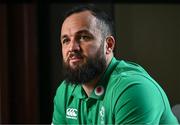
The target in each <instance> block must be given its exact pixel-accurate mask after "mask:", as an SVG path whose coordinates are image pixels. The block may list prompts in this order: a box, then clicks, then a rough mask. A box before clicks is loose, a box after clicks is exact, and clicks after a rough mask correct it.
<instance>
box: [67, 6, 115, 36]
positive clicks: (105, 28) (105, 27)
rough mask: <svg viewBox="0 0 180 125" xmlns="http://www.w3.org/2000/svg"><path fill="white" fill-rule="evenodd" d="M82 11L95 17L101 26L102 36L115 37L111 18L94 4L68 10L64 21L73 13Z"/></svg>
mask: <svg viewBox="0 0 180 125" xmlns="http://www.w3.org/2000/svg"><path fill="white" fill-rule="evenodd" d="M83 11H90V12H91V14H92V15H93V16H95V17H96V18H97V19H98V21H100V23H101V25H98V26H100V27H99V28H100V29H101V31H102V35H104V36H107V35H112V36H114V37H115V30H114V21H113V19H112V17H111V16H110V15H109V14H108V13H107V12H105V11H103V10H100V9H99V8H97V7H96V6H95V5H94V4H85V5H78V6H75V7H73V8H71V9H70V10H68V11H67V12H66V13H65V15H64V20H65V19H66V18H67V17H69V16H70V15H72V14H74V13H79V12H83Z"/></svg>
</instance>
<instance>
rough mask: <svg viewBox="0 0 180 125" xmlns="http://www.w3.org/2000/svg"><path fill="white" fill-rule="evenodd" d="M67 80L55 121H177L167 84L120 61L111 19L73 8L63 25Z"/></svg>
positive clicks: (59, 96) (87, 8)
mask: <svg viewBox="0 0 180 125" xmlns="http://www.w3.org/2000/svg"><path fill="white" fill-rule="evenodd" d="M60 39H61V44H62V55H63V62H64V70H65V72H64V75H65V80H64V81H63V82H62V83H61V85H60V86H59V88H58V89H57V93H56V96H55V98H54V113H53V121H52V123H53V124H151V125H154V124H178V122H177V120H176V118H175V116H174V115H173V113H172V112H171V108H170V105H169V102H168V99H167V97H166V94H165V93H164V91H163V90H162V88H161V87H160V86H159V85H158V84H157V82H156V81H155V80H153V79H152V78H151V77H150V76H149V75H148V73H147V72H146V71H145V70H144V69H143V68H142V67H141V66H139V65H137V64H135V63H131V62H125V61H123V60H116V58H115V57H114V55H113V49H114V46H115V38H114V33H113V25H112V20H111V19H110V18H109V17H108V16H107V15H106V14H105V13H104V12H102V11H99V10H97V9H96V8H94V6H91V5H89V6H80V7H76V8H73V9H72V10H71V11H69V12H68V13H67V15H66V17H65V20H64V22H63V24H62V27H61V36H60Z"/></svg>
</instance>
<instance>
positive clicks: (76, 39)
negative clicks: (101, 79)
mask: <svg viewBox="0 0 180 125" xmlns="http://www.w3.org/2000/svg"><path fill="white" fill-rule="evenodd" d="M96 21H97V19H96V18H95V17H94V16H93V15H92V14H91V13H90V12H89V11H83V12H79V13H75V14H72V15H70V16H69V17H68V18H66V19H65V21H64V23H63V25H62V29H61V44H62V55H63V61H64V68H65V76H66V79H67V81H69V82H72V83H77V82H78V83H85V82H89V81H90V80H93V79H94V78H95V77H97V75H100V74H101V73H102V72H103V71H104V69H105V66H106V59H105V52H104V44H103V42H104V41H103V39H102V37H101V36H102V35H101V32H100V30H99V29H98V28H97V25H96Z"/></svg>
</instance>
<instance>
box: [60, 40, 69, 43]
mask: <svg viewBox="0 0 180 125" xmlns="http://www.w3.org/2000/svg"><path fill="white" fill-rule="evenodd" d="M61 41H62V44H65V43H67V42H68V41H69V39H63V40H61Z"/></svg>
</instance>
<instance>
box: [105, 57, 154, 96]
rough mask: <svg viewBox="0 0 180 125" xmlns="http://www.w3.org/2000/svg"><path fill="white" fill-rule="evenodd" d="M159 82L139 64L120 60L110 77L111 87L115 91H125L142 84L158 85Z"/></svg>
mask: <svg viewBox="0 0 180 125" xmlns="http://www.w3.org/2000/svg"><path fill="white" fill-rule="evenodd" d="M156 84H157V82H156V81H155V80H154V79H153V78H152V77H151V76H150V75H149V74H148V73H147V72H146V71H145V70H144V69H143V68H142V67H141V66H140V65H138V64H136V63H133V62H128V61H124V60H120V61H119V63H118V64H117V66H116V67H115V68H114V71H113V72H112V74H111V76H110V78H109V85H108V86H109V88H111V89H113V92H115V91H117V92H118V91H119V92H120V91H124V90H128V88H131V87H136V86H137V85H138V86H141V88H147V87H148V86H153V87H155V88H156V87H157V86H156Z"/></svg>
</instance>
